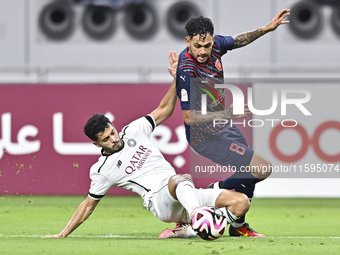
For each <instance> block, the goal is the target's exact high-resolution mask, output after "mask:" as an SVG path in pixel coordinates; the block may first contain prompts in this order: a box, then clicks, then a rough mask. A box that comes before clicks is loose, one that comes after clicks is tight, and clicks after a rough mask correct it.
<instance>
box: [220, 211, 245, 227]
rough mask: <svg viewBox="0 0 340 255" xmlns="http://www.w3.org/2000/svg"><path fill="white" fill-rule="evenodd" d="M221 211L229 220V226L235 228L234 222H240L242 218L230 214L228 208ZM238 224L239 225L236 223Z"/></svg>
mask: <svg viewBox="0 0 340 255" xmlns="http://www.w3.org/2000/svg"><path fill="white" fill-rule="evenodd" d="M220 210H221V211H222V212H223V213H224V215H225V217H226V218H227V222H228V224H231V225H232V226H233V227H234V223H235V222H234V221H235V220H238V219H239V218H240V217H237V216H235V215H234V214H233V213H232V212H230V211H229V210H228V209H227V207H223V208H220ZM236 224H238V223H236Z"/></svg>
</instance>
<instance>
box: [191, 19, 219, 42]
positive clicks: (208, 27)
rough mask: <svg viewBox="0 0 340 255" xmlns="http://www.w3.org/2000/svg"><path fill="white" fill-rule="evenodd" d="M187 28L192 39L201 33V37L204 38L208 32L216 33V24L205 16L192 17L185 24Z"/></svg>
mask: <svg viewBox="0 0 340 255" xmlns="http://www.w3.org/2000/svg"><path fill="white" fill-rule="evenodd" d="M185 29H186V30H187V33H188V37H189V38H190V39H192V37H193V36H195V35H200V36H201V39H204V38H205V37H206V36H207V34H210V35H211V36H213V35H214V24H213V23H212V21H211V19H209V18H205V17H203V16H198V17H191V18H190V19H189V20H188V22H187V23H186V24H185Z"/></svg>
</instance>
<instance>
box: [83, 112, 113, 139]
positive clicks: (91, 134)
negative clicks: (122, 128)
mask: <svg viewBox="0 0 340 255" xmlns="http://www.w3.org/2000/svg"><path fill="white" fill-rule="evenodd" d="M110 124H112V123H111V121H110V120H109V119H108V118H106V117H105V116H104V115H102V114H94V115H93V116H92V117H91V118H89V119H88V121H87V122H86V124H85V126H84V129H83V131H84V133H85V135H87V137H88V138H90V139H91V140H92V141H95V142H96V141H98V136H97V134H98V133H99V132H104V131H105V128H107V127H108V126H109V125H110Z"/></svg>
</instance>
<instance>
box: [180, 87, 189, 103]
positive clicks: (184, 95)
mask: <svg viewBox="0 0 340 255" xmlns="http://www.w3.org/2000/svg"><path fill="white" fill-rule="evenodd" d="M181 101H182V102H188V92H187V91H186V90H185V89H182V90H181Z"/></svg>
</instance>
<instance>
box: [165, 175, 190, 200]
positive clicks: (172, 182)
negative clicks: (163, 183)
mask: <svg viewBox="0 0 340 255" xmlns="http://www.w3.org/2000/svg"><path fill="white" fill-rule="evenodd" d="M185 179H190V180H191V181H192V176H191V175H190V174H176V175H173V176H171V177H170V178H169V182H168V189H169V192H170V195H171V196H172V197H173V198H174V199H176V200H177V195H176V189H177V186H178V184H179V183H180V182H181V181H183V180H185Z"/></svg>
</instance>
